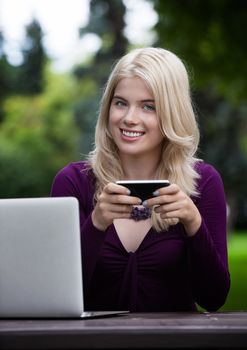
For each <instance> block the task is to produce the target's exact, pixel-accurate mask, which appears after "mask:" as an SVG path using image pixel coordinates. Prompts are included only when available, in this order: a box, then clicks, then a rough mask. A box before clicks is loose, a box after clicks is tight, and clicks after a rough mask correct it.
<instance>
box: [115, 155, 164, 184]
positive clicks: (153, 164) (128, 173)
mask: <svg viewBox="0 0 247 350" xmlns="http://www.w3.org/2000/svg"><path fill="white" fill-rule="evenodd" d="M121 161H122V166H123V170H124V175H125V179H126V180H131V179H132V180H133V179H135V180H151V179H155V178H156V174H157V168H158V165H159V159H154V158H150V157H148V159H147V158H141V157H138V158H136V157H129V156H128V157H124V156H123V157H121Z"/></svg>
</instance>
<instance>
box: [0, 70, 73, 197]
mask: <svg viewBox="0 0 247 350" xmlns="http://www.w3.org/2000/svg"><path fill="white" fill-rule="evenodd" d="M47 79H48V80H47V88H46V90H45V93H44V94H42V95H39V96H36V97H23V96H20V95H19V96H11V97H9V98H7V99H6V100H5V103H4V112H5V121H4V122H3V123H2V125H1V129H0V193H1V197H33V196H46V195H49V191H50V187H51V183H52V179H53V177H54V175H55V173H56V172H57V171H58V169H60V168H61V167H62V166H64V165H65V164H66V163H67V162H69V161H72V160H73V158H74V157H75V152H76V146H77V140H78V133H77V130H76V128H75V125H74V122H73V113H72V112H73V110H72V107H73V100H74V98H75V95H76V93H75V86H74V83H73V81H72V80H71V79H70V78H69V77H68V76H55V75H51V74H50V75H47Z"/></svg>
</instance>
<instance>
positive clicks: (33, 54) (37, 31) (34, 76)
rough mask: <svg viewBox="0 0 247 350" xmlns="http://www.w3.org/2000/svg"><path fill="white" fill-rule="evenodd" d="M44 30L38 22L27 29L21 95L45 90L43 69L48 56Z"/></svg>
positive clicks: (20, 68) (20, 84)
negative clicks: (45, 49)
mask: <svg viewBox="0 0 247 350" xmlns="http://www.w3.org/2000/svg"><path fill="white" fill-rule="evenodd" d="M42 37H43V33H42V29H41V26H40V24H39V22H38V21H37V20H35V19H34V20H33V21H32V22H31V23H30V24H29V25H28V26H27V27H26V39H25V43H24V47H23V50H22V53H23V63H22V65H21V66H20V67H19V84H18V82H16V83H17V86H18V88H19V91H21V93H22V94H23V93H26V94H29V95H31V94H37V93H40V92H41V91H42V89H43V68H44V65H45V62H46V55H45V51H44V48H43V43H42Z"/></svg>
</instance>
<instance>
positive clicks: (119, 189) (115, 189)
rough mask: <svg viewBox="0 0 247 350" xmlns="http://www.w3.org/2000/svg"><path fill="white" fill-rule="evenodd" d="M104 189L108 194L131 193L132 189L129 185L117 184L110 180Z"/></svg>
mask: <svg viewBox="0 0 247 350" xmlns="http://www.w3.org/2000/svg"><path fill="white" fill-rule="evenodd" d="M104 191H105V192H106V193H108V194H113V193H117V194H125V195H129V194H130V190H129V189H128V188H127V187H124V186H121V185H117V184H115V183H114V182H109V183H108V184H107V185H105V187H104Z"/></svg>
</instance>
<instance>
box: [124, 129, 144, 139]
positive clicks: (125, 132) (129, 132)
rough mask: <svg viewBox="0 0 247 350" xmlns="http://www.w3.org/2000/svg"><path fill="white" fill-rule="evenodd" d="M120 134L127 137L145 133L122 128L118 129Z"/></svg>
mask: <svg viewBox="0 0 247 350" xmlns="http://www.w3.org/2000/svg"><path fill="white" fill-rule="evenodd" d="M120 130H121V133H122V135H124V136H127V137H133V138H134V137H140V136H142V135H144V134H145V132H143V131H130V130H124V129H120Z"/></svg>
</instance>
